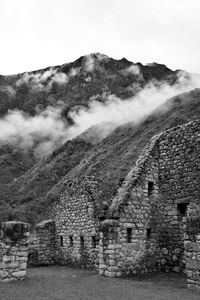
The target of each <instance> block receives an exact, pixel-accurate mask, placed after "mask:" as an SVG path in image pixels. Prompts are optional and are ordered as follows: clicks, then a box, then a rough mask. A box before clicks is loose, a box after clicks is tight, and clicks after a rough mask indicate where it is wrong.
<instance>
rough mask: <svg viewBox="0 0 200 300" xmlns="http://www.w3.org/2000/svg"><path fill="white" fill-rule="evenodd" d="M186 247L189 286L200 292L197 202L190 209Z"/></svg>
mask: <svg viewBox="0 0 200 300" xmlns="http://www.w3.org/2000/svg"><path fill="white" fill-rule="evenodd" d="M184 248H185V251H184V254H185V262H186V274H187V286H188V288H189V289H193V290H198V291H199V292H200V207H199V206H197V205H195V204H193V205H190V206H189V209H188V216H187V219H186V224H185V241H184Z"/></svg>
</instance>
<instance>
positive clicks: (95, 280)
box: [0, 266, 200, 300]
mask: <svg viewBox="0 0 200 300" xmlns="http://www.w3.org/2000/svg"><path fill="white" fill-rule="evenodd" d="M27 275H28V278H27V279H26V280H24V281H21V282H10V283H0V299H1V300H33V299H34V300H44V299H45V300H47V299H48V300H62V299H63V300H64V299H65V300H66V299H67V300H90V299H91V300H99V299H101V300H121V299H123V300H129V299H130V300H147V299H148V300H149V299H151V300H180V299H181V300H197V299H198V300H199V299H200V295H199V294H198V293H196V292H191V291H189V290H187V289H186V278H185V277H184V276H183V275H180V274H174V273H173V274H172V273H171V274H155V275H148V276H145V277H135V278H131V279H117V278H105V277H101V276H99V275H98V274H97V273H96V272H95V271H85V270H78V269H70V268H66V267H55V266H53V267H41V268H30V269H28V274H27Z"/></svg>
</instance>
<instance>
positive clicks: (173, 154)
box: [159, 121, 200, 272]
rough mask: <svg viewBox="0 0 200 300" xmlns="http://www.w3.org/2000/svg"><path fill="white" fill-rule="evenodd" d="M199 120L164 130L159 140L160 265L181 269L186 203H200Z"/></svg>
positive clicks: (182, 263)
mask: <svg viewBox="0 0 200 300" xmlns="http://www.w3.org/2000/svg"><path fill="white" fill-rule="evenodd" d="M199 166H200V122H199V121H198V122H197V121H196V122H191V123H188V124H185V125H182V126H178V127H175V128H173V129H170V130H167V131H165V132H163V134H162V138H161V140H160V141H159V203H160V207H161V211H160V220H159V224H160V225H159V226H160V229H159V232H160V247H161V268H162V270H163V271H170V270H172V271H176V272H178V271H181V270H183V269H184V267H185V260H184V244H183V241H184V229H183V224H184V222H183V221H184V217H185V216H186V214H187V206H188V204H189V203H198V202H200V198H199V195H200V179H199V178H200V167H199Z"/></svg>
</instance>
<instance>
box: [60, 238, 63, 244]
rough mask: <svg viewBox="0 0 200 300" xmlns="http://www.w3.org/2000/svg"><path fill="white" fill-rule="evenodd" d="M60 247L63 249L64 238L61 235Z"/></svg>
mask: <svg viewBox="0 0 200 300" xmlns="http://www.w3.org/2000/svg"><path fill="white" fill-rule="evenodd" d="M60 246H61V247H63V236H62V235H60Z"/></svg>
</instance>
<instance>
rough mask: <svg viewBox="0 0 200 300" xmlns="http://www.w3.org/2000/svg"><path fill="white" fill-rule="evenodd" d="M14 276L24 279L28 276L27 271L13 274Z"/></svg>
mask: <svg viewBox="0 0 200 300" xmlns="http://www.w3.org/2000/svg"><path fill="white" fill-rule="evenodd" d="M12 276H14V277H16V278H22V277H25V276H26V271H25V270H20V271H16V272H13V273H12Z"/></svg>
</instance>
